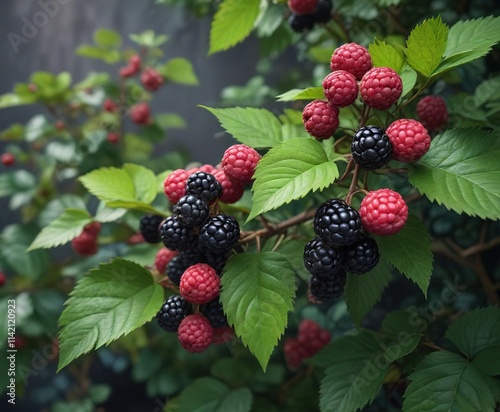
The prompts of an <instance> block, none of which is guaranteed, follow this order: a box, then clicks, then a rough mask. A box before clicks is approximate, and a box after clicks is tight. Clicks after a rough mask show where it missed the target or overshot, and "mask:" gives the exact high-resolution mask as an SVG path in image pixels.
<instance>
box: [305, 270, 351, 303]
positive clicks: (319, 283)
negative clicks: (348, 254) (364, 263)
mask: <svg viewBox="0 0 500 412" xmlns="http://www.w3.org/2000/svg"><path fill="white" fill-rule="evenodd" d="M345 282H346V273H345V272H344V271H343V270H342V271H340V272H338V273H337V274H335V275H333V276H330V277H321V276H312V277H311V282H310V292H311V295H313V296H314V297H315V298H316V299H319V300H320V301H323V300H333V299H338V298H340V297H341V296H342V295H343V293H344V286H345Z"/></svg>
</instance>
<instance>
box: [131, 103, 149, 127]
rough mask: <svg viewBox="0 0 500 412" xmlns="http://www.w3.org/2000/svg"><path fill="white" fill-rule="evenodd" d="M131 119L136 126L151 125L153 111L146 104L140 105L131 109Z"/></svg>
mask: <svg viewBox="0 0 500 412" xmlns="http://www.w3.org/2000/svg"><path fill="white" fill-rule="evenodd" d="M130 118H131V119H132V121H133V122H134V123H136V124H141V125H142V124H148V123H151V121H152V118H151V110H150V108H149V105H148V104H147V103H146V102H142V103H138V104H136V105H135V106H132V107H131V108H130Z"/></svg>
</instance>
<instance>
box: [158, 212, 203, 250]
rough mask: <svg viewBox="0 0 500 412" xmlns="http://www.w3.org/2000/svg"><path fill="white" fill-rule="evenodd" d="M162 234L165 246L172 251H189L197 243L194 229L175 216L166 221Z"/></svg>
mask: <svg viewBox="0 0 500 412" xmlns="http://www.w3.org/2000/svg"><path fill="white" fill-rule="evenodd" d="M160 233H161V239H162V241H163V244H164V245H165V247H167V248H169V249H170V250H184V249H187V248H189V246H191V245H192V244H193V243H194V242H195V241H196V237H195V235H194V233H193V231H192V229H191V228H190V227H186V226H185V225H183V224H182V223H181V222H180V221H179V219H178V217H177V216H175V215H174V216H169V217H167V218H166V219H165V222H163V224H162V225H161V228H160Z"/></svg>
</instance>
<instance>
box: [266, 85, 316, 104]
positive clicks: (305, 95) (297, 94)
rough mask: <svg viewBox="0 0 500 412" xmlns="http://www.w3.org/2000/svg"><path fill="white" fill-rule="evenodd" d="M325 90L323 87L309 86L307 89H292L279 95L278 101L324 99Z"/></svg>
mask: <svg viewBox="0 0 500 412" xmlns="http://www.w3.org/2000/svg"><path fill="white" fill-rule="evenodd" d="M324 98H325V92H324V91H323V88H322V87H308V88H307V89H292V90H289V91H287V92H285V93H283V94H280V95H279V96H276V99H277V101H278V102H291V101H293V100H316V99H324Z"/></svg>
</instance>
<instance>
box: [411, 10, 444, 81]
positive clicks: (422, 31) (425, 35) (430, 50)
mask: <svg viewBox="0 0 500 412" xmlns="http://www.w3.org/2000/svg"><path fill="white" fill-rule="evenodd" d="M447 39H448V27H447V26H446V25H445V24H444V23H443V21H442V20H441V17H434V18H432V19H428V20H424V22H423V23H422V24H420V25H418V26H416V27H415V28H414V29H413V30H412V31H411V33H410V35H409V36H408V40H407V42H406V49H405V53H406V59H407V62H408V64H409V65H410V66H411V67H412V68H414V69H415V70H416V71H418V72H419V73H421V74H423V75H424V76H425V77H430V76H431V74H432V73H433V72H434V70H435V69H436V68H437V67H438V66H439V63H441V60H442V58H443V55H444V52H445V50H446V44H447Z"/></svg>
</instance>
